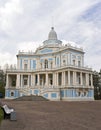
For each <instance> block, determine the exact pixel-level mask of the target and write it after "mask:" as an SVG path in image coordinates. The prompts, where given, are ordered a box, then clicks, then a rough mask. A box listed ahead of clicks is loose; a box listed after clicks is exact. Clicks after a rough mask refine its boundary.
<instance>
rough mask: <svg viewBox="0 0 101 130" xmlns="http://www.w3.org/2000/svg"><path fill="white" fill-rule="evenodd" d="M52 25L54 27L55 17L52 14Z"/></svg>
mask: <svg viewBox="0 0 101 130" xmlns="http://www.w3.org/2000/svg"><path fill="white" fill-rule="evenodd" d="M52 27H54V17H53V16H52Z"/></svg>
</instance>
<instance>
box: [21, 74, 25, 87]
mask: <svg viewBox="0 0 101 130" xmlns="http://www.w3.org/2000/svg"><path fill="white" fill-rule="evenodd" d="M23 85H24V84H23V75H22V74H21V87H23Z"/></svg>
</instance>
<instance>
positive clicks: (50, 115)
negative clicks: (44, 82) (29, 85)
mask: <svg viewBox="0 0 101 130" xmlns="http://www.w3.org/2000/svg"><path fill="white" fill-rule="evenodd" d="M5 102H6V103H7V104H8V105H10V106H13V108H15V110H16V112H17V121H10V120H3V121H2V123H1V126H0V130H101V101H92V102H50V101H48V102H44V101H37V102H34V101H5Z"/></svg>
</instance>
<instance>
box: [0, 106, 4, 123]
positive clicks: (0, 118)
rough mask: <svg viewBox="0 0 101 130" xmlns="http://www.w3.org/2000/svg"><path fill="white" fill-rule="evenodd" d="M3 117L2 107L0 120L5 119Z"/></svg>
mask: <svg viewBox="0 0 101 130" xmlns="http://www.w3.org/2000/svg"><path fill="white" fill-rule="evenodd" d="M3 117H4V113H3V110H2V109H1V108H0V122H1V120H2V119H3Z"/></svg>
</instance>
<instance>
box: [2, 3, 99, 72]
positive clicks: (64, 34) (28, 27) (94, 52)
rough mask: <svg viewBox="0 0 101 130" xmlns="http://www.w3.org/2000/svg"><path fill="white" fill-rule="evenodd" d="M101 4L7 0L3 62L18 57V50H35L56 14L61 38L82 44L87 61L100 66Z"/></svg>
mask: <svg viewBox="0 0 101 130" xmlns="http://www.w3.org/2000/svg"><path fill="white" fill-rule="evenodd" d="M0 3H1V1H0ZM97 3H98V4H97ZM100 6H101V3H100V0H85V1H81V0H76V1H74V0H68V1H65V0H62V1H61V0H55V1H54V2H52V1H50V0H4V3H3V2H2V3H1V4H0V45H1V47H0V54H1V57H2V58H1V57H0V64H1V63H2V65H3V64H4V63H6V62H7V61H8V62H9V60H10V58H11V57H12V59H15V58H16V53H17V52H18V50H25V51H28V50H35V48H36V47H38V46H39V44H40V43H42V42H40V41H44V40H46V39H47V37H48V33H49V31H50V27H51V26H52V24H51V17H52V16H53V17H54V26H55V30H56V32H57V34H58V38H59V39H60V40H61V39H64V40H63V41H64V43H65V41H73V42H74V43H75V42H76V43H77V44H78V46H82V47H83V48H84V49H85V52H86V54H85V59H86V60H85V61H86V64H88V65H90V66H92V67H93V68H94V69H97V70H99V69H100V67H101V62H100V61H101V57H100V55H101V43H100V41H101V40H100V39H101V38H100V37H101V22H100V21H101V16H100V14H101V10H100ZM35 41H36V42H35ZM74 46H75V44H74ZM7 54H9V55H7ZM12 55H13V56H12ZM3 57H4V58H3ZM13 57H14V58H13ZM92 57H93V58H92ZM1 61H2V62H1ZM13 62H15V60H14V61H13ZM95 63H97V64H95Z"/></svg>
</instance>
